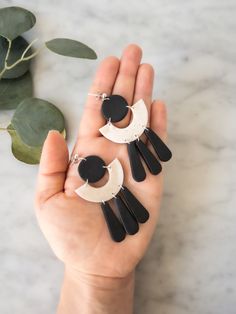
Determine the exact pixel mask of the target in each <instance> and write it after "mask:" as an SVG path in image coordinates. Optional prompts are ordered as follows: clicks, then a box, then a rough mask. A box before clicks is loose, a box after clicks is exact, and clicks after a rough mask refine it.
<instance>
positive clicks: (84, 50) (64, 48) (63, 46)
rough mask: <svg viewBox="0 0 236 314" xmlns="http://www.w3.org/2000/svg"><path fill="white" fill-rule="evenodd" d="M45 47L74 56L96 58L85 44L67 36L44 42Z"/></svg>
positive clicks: (61, 53) (60, 53)
mask: <svg viewBox="0 0 236 314" xmlns="http://www.w3.org/2000/svg"><path fill="white" fill-rule="evenodd" d="M45 45H46V47H47V48H48V49H50V50H51V51H53V52H55V53H57V54H59V55H63V56H67V57H74V58H84V59H97V55H96V53H95V51H93V50H92V49H91V48H89V47H88V46H86V45H85V44H83V43H81V42H79V41H76V40H72V39H67V38H55V39H52V40H50V41H47V42H46V43H45Z"/></svg>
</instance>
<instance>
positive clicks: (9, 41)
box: [4, 38, 12, 67]
mask: <svg viewBox="0 0 236 314" xmlns="http://www.w3.org/2000/svg"><path fill="white" fill-rule="evenodd" d="M7 41H8V48H7V54H6V58H5V62H4V63H5V67H6V66H7V60H8V58H9V54H10V50H11V44H12V41H11V40H10V39H8V38H7Z"/></svg>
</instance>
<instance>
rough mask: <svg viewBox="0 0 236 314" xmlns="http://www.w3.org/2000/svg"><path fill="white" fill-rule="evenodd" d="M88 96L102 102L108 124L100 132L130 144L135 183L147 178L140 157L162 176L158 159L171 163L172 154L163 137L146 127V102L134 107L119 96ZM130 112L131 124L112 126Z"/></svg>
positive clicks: (108, 137)
mask: <svg viewBox="0 0 236 314" xmlns="http://www.w3.org/2000/svg"><path fill="white" fill-rule="evenodd" d="M89 95H91V96H96V97H97V98H98V99H101V100H102V106H101V111H102V114H103V116H104V118H105V119H106V120H107V124H106V125H104V126H103V127H101V128H100V129H99V131H100V133H101V134H102V135H103V136H104V137H105V138H107V139H109V140H110V141H112V142H115V143H120V144H122V143H127V144H128V145H127V147H128V155H129V161H130V167H131V172H132V176H133V178H134V180H135V181H138V182H140V181H143V180H145V178H146V172H145V169H144V166H143V164H142V161H141V158H140V157H142V159H143V161H144V162H145V163H146V165H147V167H148V169H149V171H150V172H151V173H152V174H154V175H157V174H159V173H160V172H161V170H162V166H161V164H160V162H159V160H161V161H168V160H170V159H171V157H172V153H171V151H170V149H169V148H168V147H167V146H166V144H165V143H164V142H163V141H162V140H161V139H160V137H159V136H158V135H157V134H156V133H155V132H154V131H153V130H152V129H151V128H149V127H147V125H148V111H147V107H146V105H145V103H144V101H143V100H142V99H140V100H139V101H137V102H136V103H135V104H134V105H133V106H128V103H127V101H126V100H125V98H124V97H122V96H120V95H111V96H107V95H106V94H105V93H102V94H101V93H100V94H99V93H97V94H92V93H89ZM128 110H131V112H132V120H131V122H130V124H129V125H128V126H127V127H125V128H118V127H116V126H115V125H114V124H113V123H114V122H119V121H121V120H122V119H123V118H124V117H125V116H126V115H127V113H128ZM142 134H145V135H146V137H147V139H148V140H149V142H150V143H151V145H152V147H153V148H154V151H155V153H156V155H157V156H158V158H159V160H158V159H157V158H156V156H155V155H154V154H153V153H152V152H151V151H150V150H149V148H148V147H147V146H146V144H145V143H144V142H143V141H142V140H141V139H140V136H141V135H142Z"/></svg>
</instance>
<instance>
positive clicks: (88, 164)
mask: <svg viewBox="0 0 236 314" xmlns="http://www.w3.org/2000/svg"><path fill="white" fill-rule="evenodd" d="M104 166H105V162H104V161H103V160H102V159H101V158H100V157H98V156H93V155H91V156H87V157H85V159H83V160H81V162H80V164H79V166H78V172H79V175H80V176H81V178H82V179H83V180H84V181H87V180H88V182H90V183H94V182H97V181H99V180H100V179H101V178H102V177H103V176H104V175H105V172H106V168H104Z"/></svg>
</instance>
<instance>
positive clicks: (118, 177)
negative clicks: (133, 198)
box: [75, 158, 124, 203]
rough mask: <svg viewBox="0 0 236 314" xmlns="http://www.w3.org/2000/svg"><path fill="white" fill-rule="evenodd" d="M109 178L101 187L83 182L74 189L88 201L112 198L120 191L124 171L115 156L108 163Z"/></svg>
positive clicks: (98, 201)
mask: <svg viewBox="0 0 236 314" xmlns="http://www.w3.org/2000/svg"><path fill="white" fill-rule="evenodd" d="M107 170H108V173H109V179H108V181H107V183H106V184H105V185H103V186H101V187H98V188H96V187H93V186H91V185H90V184H88V183H85V184H83V185H82V186H80V187H79V188H77V189H76V190H75V193H77V194H78V195H79V196H80V197H82V198H83V199H85V200H87V201H90V202H96V203H100V202H106V201H109V200H110V199H112V198H113V197H114V196H115V195H116V194H118V192H119V191H120V189H121V187H122V184H123V181H124V172H123V168H122V166H121V163H120V162H119V160H118V159H117V158H116V159H114V160H113V161H112V162H111V163H110V164H109V165H108V168H107Z"/></svg>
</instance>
